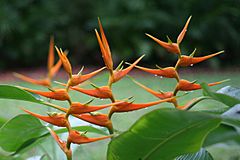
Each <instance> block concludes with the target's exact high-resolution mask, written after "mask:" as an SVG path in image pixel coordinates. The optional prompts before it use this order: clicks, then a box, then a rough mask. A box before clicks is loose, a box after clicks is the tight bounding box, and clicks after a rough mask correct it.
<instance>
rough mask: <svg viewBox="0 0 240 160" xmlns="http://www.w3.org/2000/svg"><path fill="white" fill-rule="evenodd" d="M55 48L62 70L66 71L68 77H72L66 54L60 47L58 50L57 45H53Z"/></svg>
mask: <svg viewBox="0 0 240 160" xmlns="http://www.w3.org/2000/svg"><path fill="white" fill-rule="evenodd" d="M55 48H56V50H57V53H58V56H59V58H60V59H61V61H62V64H63V68H64V70H65V71H66V72H67V73H68V75H69V77H72V66H71V64H70V62H69V60H68V58H67V56H66V54H65V53H64V52H63V51H62V49H60V50H59V49H58V48H57V47H55Z"/></svg>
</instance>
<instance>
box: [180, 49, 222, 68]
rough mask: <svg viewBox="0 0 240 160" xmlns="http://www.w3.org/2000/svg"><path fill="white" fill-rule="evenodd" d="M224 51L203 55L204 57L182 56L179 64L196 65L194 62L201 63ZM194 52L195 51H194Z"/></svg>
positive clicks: (184, 65)
mask: <svg viewBox="0 0 240 160" xmlns="http://www.w3.org/2000/svg"><path fill="white" fill-rule="evenodd" d="M223 52H224V51H220V52H217V53H213V54H210V55H207V56H203V57H193V56H192V55H190V56H184V55H183V56H181V58H180V59H179V61H178V63H177V64H178V66H181V67H187V66H191V65H194V64H197V63H200V62H202V61H205V60H207V59H210V58H212V57H214V56H217V55H219V54H221V53H223ZM193 53H194V52H193Z"/></svg>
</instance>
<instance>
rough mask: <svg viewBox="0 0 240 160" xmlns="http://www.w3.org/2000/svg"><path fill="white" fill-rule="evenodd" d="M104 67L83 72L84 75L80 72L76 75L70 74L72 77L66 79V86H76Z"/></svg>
mask: <svg viewBox="0 0 240 160" xmlns="http://www.w3.org/2000/svg"><path fill="white" fill-rule="evenodd" d="M105 68H106V67H102V68H100V69H98V70H96V71H93V72H91V73H88V74H85V75H82V74H81V73H80V74H76V75H72V78H71V79H69V81H68V86H76V85H78V84H80V83H82V82H85V81H86V80H88V79H90V78H92V77H94V76H95V75H97V74H98V73H100V72H101V71H102V70H104V69H105Z"/></svg>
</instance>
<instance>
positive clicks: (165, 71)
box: [135, 65, 178, 79]
mask: <svg viewBox="0 0 240 160" xmlns="http://www.w3.org/2000/svg"><path fill="white" fill-rule="evenodd" d="M135 67H136V68H138V69H140V70H142V71H145V72H148V73H151V74H154V75H157V76H162V77H167V78H177V79H178V73H177V71H176V69H175V68H174V67H165V68H161V67H159V66H157V67H158V69H151V68H146V67H140V66H137V65H136V66H135Z"/></svg>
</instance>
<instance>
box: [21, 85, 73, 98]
mask: <svg viewBox="0 0 240 160" xmlns="http://www.w3.org/2000/svg"><path fill="white" fill-rule="evenodd" d="M20 88H22V89H24V90H26V91H28V92H32V93H35V94H38V95H41V96H44V97H47V98H51V99H56V100H60V101H65V100H68V101H69V100H70V97H69V95H68V92H67V91H66V89H56V90H54V91H49V92H45V91H38V90H34V89H29V88H24V87H20Z"/></svg>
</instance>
